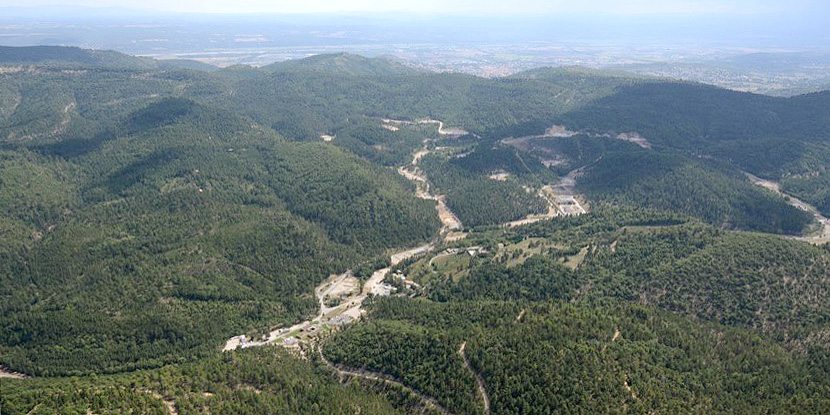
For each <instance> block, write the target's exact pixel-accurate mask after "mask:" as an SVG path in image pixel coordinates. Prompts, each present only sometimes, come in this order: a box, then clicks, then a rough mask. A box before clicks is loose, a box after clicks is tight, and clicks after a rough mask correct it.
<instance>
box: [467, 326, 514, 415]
mask: <svg viewBox="0 0 830 415" xmlns="http://www.w3.org/2000/svg"><path fill="white" fill-rule="evenodd" d="M522 311H523V312H524V310H522ZM466 348H467V342H466V341H465V342H462V343H461V346H460V347H459V348H458V355H459V356H461V362H462V364H463V365H464V368H465V369H467V370H468V371H469V372H470V373H471V374H472V375H473V377H474V378H475V380H476V385H477V389H478V395H479V396H480V397H481V403H482V404H483V405H484V413H485V414H486V415H490V414H491V413H492V412H491V411H490V395H488V394H487V388H486V387H484V378H482V377H481V375H479V374H478V373H476V371H475V370H473V368H472V367H471V366H470V362H469V361H468V360H467V352H466Z"/></svg>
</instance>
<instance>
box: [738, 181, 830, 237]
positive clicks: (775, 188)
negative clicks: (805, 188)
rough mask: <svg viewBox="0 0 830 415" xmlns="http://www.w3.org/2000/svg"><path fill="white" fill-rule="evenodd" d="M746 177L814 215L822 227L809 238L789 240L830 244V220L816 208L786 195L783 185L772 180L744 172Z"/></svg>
mask: <svg viewBox="0 0 830 415" xmlns="http://www.w3.org/2000/svg"><path fill="white" fill-rule="evenodd" d="M744 174H745V175H746V177H748V178H749V181H751V182H752V183H753V184H755V185H758V186H761V187H763V188H765V189H768V190H771V191H772V192H774V193H776V194H778V195H779V196H781V197H783V198H784V199H786V200H787V203H789V204H790V205H792V206H795V207H797V208H799V209H801V210H803V211H805V212H809V213H811V214H812V215H813V217H814V218H815V219H816V221H817V222H818V223H819V225H820V226H821V229H819V231H818V232H816V233H814V234H812V235H807V236H786V238H789V239H795V240H798V241H803V242H809V243H811V244H815V245H821V244H825V243H828V242H830V219H828V218H826V217H825V216H824V215H822V214H821V213H820V212H819V211H818V209H816V207H815V206H813V205H811V204H809V203H807V202H805V201H803V200H800V199H798V198H796V197H794V196H792V195H790V194H787V193H784V192H782V191H781V185H780V184H778V182H774V181H772V180H765V179H762V178H760V177H758V176H753V175H752V174H749V173H746V172H744Z"/></svg>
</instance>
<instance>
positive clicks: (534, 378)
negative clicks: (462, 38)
mask: <svg viewBox="0 0 830 415" xmlns="http://www.w3.org/2000/svg"><path fill="white" fill-rule="evenodd" d="M0 67H2V68H5V69H3V71H0V370H2V371H3V373H6V372H7V371H17V372H22V373H23V374H26V375H30V376H34V377H35V378H34V379H12V380H8V381H7V380H6V379H4V380H3V393H2V394H0V405H2V408H3V411H4V413H7V412H8V413H11V414H28V413H31V414H51V413H77V414H86V413H113V414H115V413H125V412H130V411H132V412H133V413H158V414H169V413H181V414H193V413H211V414H215V413H220V414H238V413H262V414H270V413H292V414H294V413H300V414H305V413H308V414H322V413H325V414H329V413H332V414H339V413H343V414H346V413H349V414H354V413H371V414H398V413H400V414H404V413H406V414H423V413H451V414H456V415H461V414H485V415H486V414H491V413H492V414H514V413H515V414H549V413H565V414H569V413H574V414H576V413H580V414H581V413H642V414H646V413H655V414H675V413H700V414H711V413H723V414H735V413H746V414H757V413H769V414H774V413H796V414H801V413H804V414H822V413H828V412H830V399H828V397H830V383H828V379H830V363H829V362H830V340H828V332H830V307H829V306H828V304H830V285H828V284H830V247H829V246H828V245H827V244H826V241H824V242H825V243H824V244H823V245H822V244H820V243H818V242H821V241H822V239H821V235H820V232H815V231H819V230H820V229H819V228H820V226H821V224H820V223H818V222H820V221H821V220H823V218H822V217H821V216H817V215H813V214H812V213H810V212H808V211H807V210H804V209H806V208H804V205H801V207H802V208H804V209H802V208H799V207H796V206H794V205H797V204H798V203H794V200H793V199H790V196H786V195H791V196H794V197H798V198H799V199H802V200H804V201H806V202H810V203H812V204H815V205H816V207H817V208H818V209H819V210H820V211H822V212H825V214H826V212H827V211H828V200H827V194H828V190H827V187H828V183H827V174H828V173H827V171H826V164H827V161H828V160H830V136H828V131H830V129H828V128H827V127H828V126H830V125H828V124H830V116H828V111H827V110H828V108H830V101H828V97H829V96H830V95H828V94H827V93H819V94H813V95H808V96H799V97H793V98H771V97H765V96H759V95H752V94H746V93H739V92H734V91H727V90H723V89H718V88H715V87H710V86H706V85H700V84H692V83H684V82H674V81H670V80H666V79H651V78H643V77H635V76H630V75H627V74H624V73H608V72H601V71H593V70H585V69H580V68H560V69H549V68H548V69H539V70H534V71H529V72H524V73H520V74H516V75H514V76H510V77H503V78H493V79H485V78H479V77H475V76H470V75H461V74H448V73H432V72H427V71H422V70H418V69H414V68H412V67H410V66H408V65H407V64H405V63H402V62H400V61H397V60H395V59H393V58H386V57H380V58H364V57H361V56H356V55H350V54H332V55H319V56H314V57H311V58H307V59H302V60H296V61H288V62H283V63H278V64H274V65H270V66H267V67H263V68H254V67H245V66H235V67H230V68H224V69H221V70H215V68H209V67H202V66H201V65H196V64H193V63H190V62H160V61H154V60H152V59H147V58H136V57H131V56H127V55H122V54H118V53H115V52H105V51H88V50H82V49H75V48H57V47H47V48H30V49H29V48H24V49H15V48H0ZM748 174H749V175H748ZM751 175H755V176H759V177H761V178H765V179H770V180H774V181H776V182H777V181H780V183H781V186H780V189H781V190H782V191H783V192H784V194H785V196H782V194H780V193H778V192H777V190H778V187H777V183H775V182H759V183H761V184H764V185H765V186H767V187H768V188H767V189H765V188H763V187H761V186H759V185H756V184H753V182H751V181H750V177H752V176H751ZM752 180H755V181H756V182H758V181H759V179H758V178H757V177H753V178H752ZM770 189H772V190H770ZM773 190H775V191H773ZM436 205H438V206H437V207H438V208H439V209H438V213H437V212H436ZM563 206H564V207H565V208H568V209H570V210H565V209H564V208H563ZM583 206H584V208H583ZM577 207H578V208H579V209H576V208H577ZM586 211H587V212H586ZM566 212H569V213H573V215H566V214H565V213H566ZM540 214H543V215H540ZM439 215H440V220H439ZM533 215H536V216H533ZM448 217H449V219H450V220H448ZM816 218H818V219H819V220H818V221H817V220H815V219H816ZM456 219H457V220H456ZM454 220H456V222H460V224H455V223H453V221H454ZM810 232H813V234H812V235H810V237H811V238H814V239H810V240H811V241H812V242H816V244H815V245H814V244H808V243H806V242H802V241H799V240H797V239H799V238H801V239H802V240H806V237H804V234H806V233H810ZM413 248H414V249H413ZM390 257H393V258H390ZM386 267H390V269H389V270H387V269H386ZM347 270H353V271H354V272H353V273H349V272H346V271H347ZM376 271H380V272H376ZM332 274H338V276H335V277H333V278H332V279H330V280H327V278H328V277H329V276H330V275H332ZM369 277H372V278H371V279H368V278H369ZM381 280H383V281H381ZM324 281H325V282H324ZM380 282H385V283H386V284H389V285H384V284H380ZM344 287H345V288H344ZM335 288H337V289H338V290H341V289H342V291H344V292H342V293H336V292H334V291H337V290H336V289H335ZM364 290H365V291H364ZM346 291H348V292H346ZM370 292H372V293H378V292H380V293H389V294H391V296H389V297H388V298H386V297H385V296H382V295H381V296H375V295H374V294H369V293H370ZM337 295H340V297H337ZM338 298H340V300H342V301H343V304H348V305H347V306H344V308H342V309H340V308H337V307H331V306H332V305H336V304H337V302H338V301H339V300H338ZM321 309H327V312H330V313H331V314H328V315H326V316H325V317H326V319H324V318H323V317H324V312H323V311H322V310H321ZM332 310H334V311H332ZM318 312H319V314H318ZM334 314H337V315H334ZM316 316H319V317H316ZM347 317H348V318H347ZM333 321H337V322H338V323H337V324H335V323H334V322H333ZM298 322H305V323H303V324H306V323H307V325H305V326H303V325H302V324H300V325H296V326H293V325H295V324H296V323H298ZM292 326H293V328H291V329H288V328H289V327H292ZM276 329H285V330H284V331H276ZM272 330H274V331H273V332H272ZM274 333H277V334H274ZM240 335H244V337H242V336H240ZM269 336H272V337H273V336H276V337H274V338H275V339H276V338H278V339H279V342H273V341H272V342H271V343H274V344H275V345H263V346H259V347H253V346H257V345H258V344H261V343H266V340H267V339H269V338H270V337H269ZM231 338H233V339H235V341H237V342H238V344H241V345H245V346H251V348H249V349H245V350H230V351H227V352H221V351H220V350H222V345H224V344H226V341H228V339H231ZM289 338H290V339H291V341H288V339H289ZM245 342H247V343H245ZM280 344H283V345H285V346H286V347H287V348H288V350H289V351H285V350H283V347H282V346H280ZM232 348H233V346H230V347H228V349H232ZM252 349H253V350H252ZM15 376H17V375H15Z"/></svg>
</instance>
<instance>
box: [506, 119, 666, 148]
mask: <svg viewBox="0 0 830 415" xmlns="http://www.w3.org/2000/svg"><path fill="white" fill-rule="evenodd" d="M578 135H582V136H587V137H591V138H614V139H617V140H622V141H628V142H631V143H634V144H637V145H638V146H640V147H642V148H651V143H649V142H648V140H646V138H645V137H643V136H641V135H640V134H639V133H637V132H634V131H632V132H626V133H604V134H597V133H591V132H587V131H571V130H568V128H567V127H565V126H564V125H554V126H552V127H550V128H548V129H547V130H545V133H544V134H539V135H528V136H524V137H509V138H505V139H502V140H501V142H502V143H503V144H507V145H509V146H513V147H516V148H518V149H520V150H524V151H531V150H539V149H538V148H534V146H533V144H532V143H531V141H533V140H538V139H561V138H571V137H576V136H578Z"/></svg>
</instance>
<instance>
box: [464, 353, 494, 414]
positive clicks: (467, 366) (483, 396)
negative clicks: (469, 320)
mask: <svg viewBox="0 0 830 415" xmlns="http://www.w3.org/2000/svg"><path fill="white" fill-rule="evenodd" d="M466 348H467V342H462V343H461V346H460V347H459V348H458V354H459V355H460V356H461V362H462V363H463V365H464V368H465V369H467V370H468V371H469V372H470V373H471V374H472V375H473V377H475V379H476V383H477V384H478V395H479V396H480V397H481V402H482V404H484V413H485V414H486V415H490V414H491V412H490V395H488V394H487V388H485V387H484V378H482V377H481V375H479V374H478V373H476V371H475V370H473V368H472V367H470V362H469V361H468V360H467V353H466V351H465V350H466Z"/></svg>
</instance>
